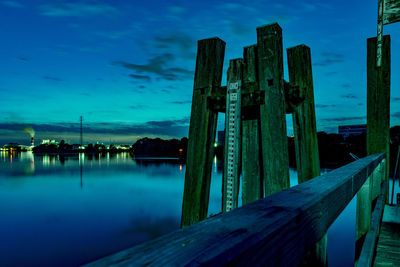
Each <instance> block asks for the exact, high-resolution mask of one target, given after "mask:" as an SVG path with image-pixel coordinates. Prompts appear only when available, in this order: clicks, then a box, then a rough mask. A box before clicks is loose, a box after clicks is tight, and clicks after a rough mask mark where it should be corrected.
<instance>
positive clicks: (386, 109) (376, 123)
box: [367, 35, 390, 192]
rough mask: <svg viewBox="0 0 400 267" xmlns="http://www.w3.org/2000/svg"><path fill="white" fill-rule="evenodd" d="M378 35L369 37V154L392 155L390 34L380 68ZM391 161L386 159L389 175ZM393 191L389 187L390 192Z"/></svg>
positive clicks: (385, 43) (384, 45)
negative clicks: (378, 62)
mask: <svg viewBox="0 0 400 267" xmlns="http://www.w3.org/2000/svg"><path fill="white" fill-rule="evenodd" d="M376 43H377V39H376V38H369V39H368V40H367V53H368V54H367V154H368V155H371V154H374V153H382V152H386V154H387V155H390V154H389V138H390V136H389V128H390V36H389V35H385V36H384V37H383V47H382V66H381V67H379V68H377V67H376ZM388 173H389V160H388V161H386V177H385V180H386V179H387V178H388ZM388 191H389V190H387V192H388Z"/></svg>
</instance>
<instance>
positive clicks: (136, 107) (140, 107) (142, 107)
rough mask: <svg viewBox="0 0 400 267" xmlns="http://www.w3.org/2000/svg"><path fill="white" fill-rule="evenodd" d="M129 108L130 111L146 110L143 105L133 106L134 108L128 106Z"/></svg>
mask: <svg viewBox="0 0 400 267" xmlns="http://www.w3.org/2000/svg"><path fill="white" fill-rule="evenodd" d="M129 108H130V109H134V110H137V109H144V108H147V106H145V105H134V106H129Z"/></svg>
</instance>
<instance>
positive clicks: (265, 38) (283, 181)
mask: <svg viewBox="0 0 400 267" xmlns="http://www.w3.org/2000/svg"><path fill="white" fill-rule="evenodd" d="M257 48H258V50H257V51H258V76H259V85H260V90H264V91H265V104H264V105H261V107H260V122H261V123H260V124H261V140H262V141H261V146H262V165H263V176H264V183H265V195H266V196H269V195H271V194H274V193H277V192H280V191H282V190H284V189H286V188H288V187H289V156H288V140H287V135H286V112H285V110H286V105H285V95H284V90H283V88H284V84H283V54H282V49H283V48H282V29H281V27H280V26H279V25H278V24H277V23H274V24H270V25H266V26H262V27H258V28H257Z"/></svg>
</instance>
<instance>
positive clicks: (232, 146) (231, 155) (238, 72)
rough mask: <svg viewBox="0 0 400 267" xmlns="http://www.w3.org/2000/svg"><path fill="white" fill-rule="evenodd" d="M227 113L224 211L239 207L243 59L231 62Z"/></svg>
mask: <svg viewBox="0 0 400 267" xmlns="http://www.w3.org/2000/svg"><path fill="white" fill-rule="evenodd" d="M227 76H228V82H227V94H226V113H225V155H224V156H225V161H224V173H223V183H222V184H223V186H222V211H224V212H225V211H230V210H232V209H235V208H237V206H238V198H239V182H240V169H241V168H240V167H241V166H240V165H241V154H242V153H241V147H242V145H241V143H242V140H241V129H240V128H241V102H242V97H241V94H242V92H241V89H242V80H243V59H241V58H239V59H233V60H231V61H230V62H229V69H228V75H227Z"/></svg>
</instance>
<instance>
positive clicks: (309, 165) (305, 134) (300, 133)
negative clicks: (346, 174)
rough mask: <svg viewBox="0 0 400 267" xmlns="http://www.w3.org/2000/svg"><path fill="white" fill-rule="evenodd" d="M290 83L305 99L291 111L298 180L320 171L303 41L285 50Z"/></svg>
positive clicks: (308, 63)
mask: <svg viewBox="0 0 400 267" xmlns="http://www.w3.org/2000/svg"><path fill="white" fill-rule="evenodd" d="M287 56H288V66H289V80H290V85H292V86H298V87H299V92H300V96H301V97H303V96H304V97H305V100H304V102H302V103H301V104H299V105H298V106H297V107H296V108H295V110H294V112H293V128H294V142H295V149H296V166H297V173H298V178H299V184H300V183H302V182H305V181H308V180H310V179H312V178H314V177H317V176H319V175H320V166H319V154H318V140H317V126H316V120H315V106H314V88H313V77H312V68H311V51H310V48H309V47H307V46H305V45H299V46H296V47H293V48H289V49H288V50H287Z"/></svg>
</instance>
